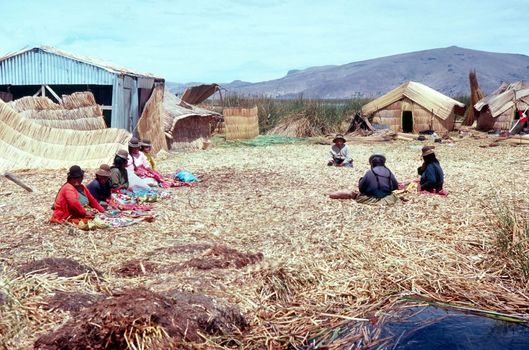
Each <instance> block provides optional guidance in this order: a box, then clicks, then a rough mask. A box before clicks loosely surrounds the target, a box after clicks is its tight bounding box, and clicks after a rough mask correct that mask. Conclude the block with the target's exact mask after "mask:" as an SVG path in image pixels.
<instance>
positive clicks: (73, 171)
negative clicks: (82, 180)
mask: <svg viewBox="0 0 529 350" xmlns="http://www.w3.org/2000/svg"><path fill="white" fill-rule="evenodd" d="M83 176H84V171H83V169H81V167H80V166H79V165H73V166H71V167H70V170H68V175H67V177H68V179H75V178H78V177H83Z"/></svg>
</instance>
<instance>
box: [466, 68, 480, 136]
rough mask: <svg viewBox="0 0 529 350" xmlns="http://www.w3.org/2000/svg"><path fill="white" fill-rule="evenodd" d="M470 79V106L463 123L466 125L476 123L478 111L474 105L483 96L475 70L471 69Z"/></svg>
mask: <svg viewBox="0 0 529 350" xmlns="http://www.w3.org/2000/svg"><path fill="white" fill-rule="evenodd" d="M468 80H469V82H470V106H468V107H467V110H466V111H465V119H464V120H463V123H462V125H465V126H470V125H472V124H474V121H475V120H476V116H477V111H476V110H475V108H474V105H475V104H476V103H478V101H479V100H481V99H482V98H483V93H482V92H481V89H480V88H479V84H478V78H477V76H476V71H475V70H471V71H470V73H468Z"/></svg>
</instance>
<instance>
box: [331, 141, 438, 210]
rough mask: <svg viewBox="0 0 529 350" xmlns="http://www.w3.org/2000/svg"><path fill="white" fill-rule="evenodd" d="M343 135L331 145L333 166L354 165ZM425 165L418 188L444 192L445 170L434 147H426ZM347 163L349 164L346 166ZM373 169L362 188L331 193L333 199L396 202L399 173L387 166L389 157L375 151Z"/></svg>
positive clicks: (360, 183) (369, 202)
mask: <svg viewBox="0 0 529 350" xmlns="http://www.w3.org/2000/svg"><path fill="white" fill-rule="evenodd" d="M345 142H346V141H345V138H344V137H343V135H336V137H335V138H334V140H333V143H334V144H333V145H332V147H331V152H330V153H331V157H332V159H331V160H329V162H328V163H327V164H328V165H329V166H342V167H352V163H353V161H352V158H351V151H350V150H349V147H348V146H347V145H346V144H345ZM422 159H423V164H422V165H421V166H420V167H419V168H418V169H417V173H418V175H419V176H420V181H419V184H418V191H425V192H429V193H437V194H439V193H443V185H444V172H443V169H442V168H441V164H440V163H439V160H437V157H436V155H435V152H434V148H433V147H429V146H424V147H423V148H422ZM344 164H345V165H344ZM369 165H370V169H369V170H368V171H366V173H365V174H364V176H363V177H361V178H360V180H359V182H358V191H338V192H334V193H331V194H330V197H331V198H333V199H355V200H356V201H357V202H359V203H365V204H373V203H386V204H394V203H396V202H397V200H398V198H397V196H395V195H394V193H393V191H395V190H397V189H398V188H399V182H398V181H397V179H396V177H395V175H394V174H393V173H392V172H391V170H389V169H388V168H387V167H386V157H385V156H384V155H382V154H373V155H372V156H371V157H369Z"/></svg>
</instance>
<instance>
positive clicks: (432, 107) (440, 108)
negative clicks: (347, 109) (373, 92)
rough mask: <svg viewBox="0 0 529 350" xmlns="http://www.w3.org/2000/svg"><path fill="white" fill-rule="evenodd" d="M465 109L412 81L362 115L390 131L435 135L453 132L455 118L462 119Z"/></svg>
mask: <svg viewBox="0 0 529 350" xmlns="http://www.w3.org/2000/svg"><path fill="white" fill-rule="evenodd" d="M464 111H465V105H464V104H463V103H461V102H458V101H456V100H454V99H452V98H450V97H448V96H446V95H443V94H442V93H440V92H438V91H436V90H434V89H432V88H430V87H428V86H426V85H424V84H421V83H417V82H414V81H408V82H406V83H404V84H402V85H400V86H398V87H397V88H395V89H393V90H391V91H390V92H388V93H387V94H385V95H383V96H380V97H379V98H377V99H375V100H373V101H371V102H369V103H368V104H366V105H364V106H363V107H362V114H363V115H364V116H368V117H369V118H372V119H373V123H374V124H383V125H387V126H388V127H389V128H390V129H391V130H393V131H396V132H405V133H418V132H420V131H423V130H433V131H435V132H438V133H444V132H447V131H452V130H453V129H454V124H455V119H456V115H463V113H464Z"/></svg>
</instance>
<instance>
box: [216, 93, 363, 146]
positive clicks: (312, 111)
mask: <svg viewBox="0 0 529 350" xmlns="http://www.w3.org/2000/svg"><path fill="white" fill-rule="evenodd" d="M366 102H367V100H366V99H350V100H322V99H306V98H303V96H300V97H298V98H295V99H288V100H286V99H273V98H271V97H266V96H261V97H243V96H239V95H227V96H226V97H225V99H224V101H223V103H224V105H225V106H229V107H244V108H251V107H254V106H257V108H258V114H259V128H260V132H261V133H273V134H280V135H284V136H290V137H306V136H317V135H323V134H328V133H336V132H344V131H345V130H343V129H344V128H347V125H348V122H349V121H350V117H351V116H352V115H354V114H355V113H356V112H358V111H360V110H361V108H362V105H363V104H365V103H366Z"/></svg>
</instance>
